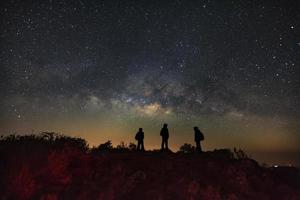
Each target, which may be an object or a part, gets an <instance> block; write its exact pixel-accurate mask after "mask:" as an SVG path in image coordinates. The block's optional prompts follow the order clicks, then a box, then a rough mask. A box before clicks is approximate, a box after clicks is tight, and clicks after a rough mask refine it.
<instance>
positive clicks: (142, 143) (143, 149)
mask: <svg viewBox="0 0 300 200" xmlns="http://www.w3.org/2000/svg"><path fill="white" fill-rule="evenodd" d="M141 145H142V151H145V148H144V140H142V142H141Z"/></svg>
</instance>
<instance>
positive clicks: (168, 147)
mask: <svg viewBox="0 0 300 200" xmlns="http://www.w3.org/2000/svg"><path fill="white" fill-rule="evenodd" d="M166 149H167V150H168V149H169V147H168V139H166Z"/></svg>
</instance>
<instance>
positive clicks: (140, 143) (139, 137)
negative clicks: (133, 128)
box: [135, 128, 145, 151]
mask: <svg viewBox="0 0 300 200" xmlns="http://www.w3.org/2000/svg"><path fill="white" fill-rule="evenodd" d="M135 139H136V140H137V141H138V145H137V150H138V151H144V150H145V149H144V132H143V128H139V131H138V132H137V133H136V134H135Z"/></svg>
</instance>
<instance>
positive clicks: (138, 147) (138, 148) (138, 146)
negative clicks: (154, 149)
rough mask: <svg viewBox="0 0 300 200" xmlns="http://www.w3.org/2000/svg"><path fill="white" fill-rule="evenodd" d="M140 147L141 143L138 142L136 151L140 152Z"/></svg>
mask: <svg viewBox="0 0 300 200" xmlns="http://www.w3.org/2000/svg"><path fill="white" fill-rule="evenodd" d="M140 146H141V142H140V141H138V145H137V150H138V151H139V150H140Z"/></svg>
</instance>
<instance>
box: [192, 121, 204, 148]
mask: <svg viewBox="0 0 300 200" xmlns="http://www.w3.org/2000/svg"><path fill="white" fill-rule="evenodd" d="M194 131H195V142H196V150H197V151H198V152H199V153H201V152H202V148H201V144H200V142H201V141H202V140H204V135H203V133H202V132H201V131H200V130H199V128H198V127H197V126H195V127H194Z"/></svg>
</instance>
